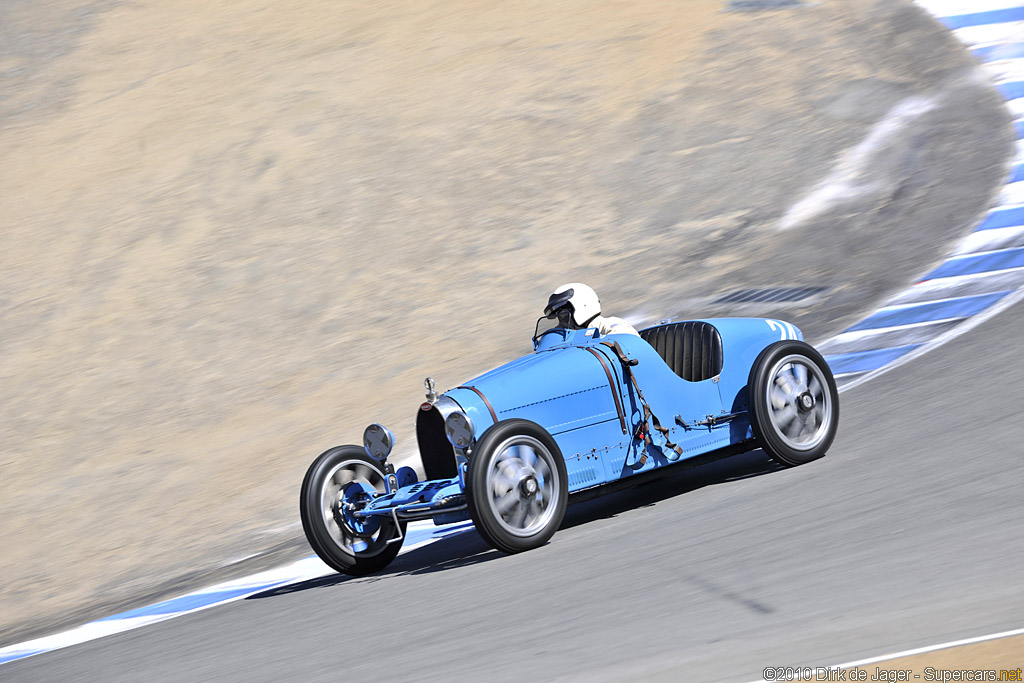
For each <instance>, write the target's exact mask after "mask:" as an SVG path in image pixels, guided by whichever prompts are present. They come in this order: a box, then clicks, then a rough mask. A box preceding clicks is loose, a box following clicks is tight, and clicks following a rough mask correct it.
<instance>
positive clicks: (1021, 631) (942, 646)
mask: <svg viewBox="0 0 1024 683" xmlns="http://www.w3.org/2000/svg"><path fill="white" fill-rule="evenodd" d="M1020 635H1024V628H1017V629H1013V630H1012V631H1000V632H999V633H990V634H988V635H984V636H976V637H974V638H964V639H963V640H951V641H949V642H948V643H938V644H936V645H925V646H924V647H917V648H914V649H913V650H902V651H900V652H890V653H889V654H885V655H878V656H877V657H867V658H865V659H858V660H856V661H853V662H846V663H844V664H833V665H831V666H826V667H822V668H824V669H829V670H831V671H835V670H836V669H852V668H854V667H861V666H866V665H868V664H877V663H878V662H885V661H888V660H890V659H901V658H903V657H913V656H915V655H924V654H928V653H929V652H936V651H938V650H948V649H949V648H953V647H962V646H964V645H975V644H977V643H985V642H988V641H991V640H999V639H1001V638H1012V637H1014V636H1020ZM812 668H814V667H812ZM811 674H812V677H813V675H814V672H813V671H812V672H811ZM776 680H779V679H767V678H759V679H757V680H755V681H751V683H766V682H771V681H776ZM787 680H789V679H787ZM792 680H801V679H800V678H795V679H792Z"/></svg>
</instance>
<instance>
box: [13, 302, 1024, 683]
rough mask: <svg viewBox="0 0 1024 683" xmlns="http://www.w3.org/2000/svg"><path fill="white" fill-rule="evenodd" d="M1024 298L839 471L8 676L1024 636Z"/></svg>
mask: <svg viewBox="0 0 1024 683" xmlns="http://www.w3.org/2000/svg"><path fill="white" fill-rule="evenodd" d="M1022 313H1024V305H1017V306H1014V307H1013V308H1011V309H1009V310H1008V311H1006V312H1005V313H1003V314H1002V315H1000V316H998V317H996V318H995V319H993V320H990V321H988V322H986V323H985V324H983V325H981V326H979V327H978V328H977V329H975V330H973V331H972V332H971V333H969V334H967V335H964V336H963V337H960V338H959V339H956V340H955V341H953V342H951V343H950V344H948V345H947V346H944V347H943V348H941V349H939V350H937V351H935V352H933V353H931V354H929V355H928V356H927V357H926V358H923V359H921V360H920V361H918V362H916V363H910V364H908V365H906V366H904V367H901V368H898V369H896V370H894V371H892V372H890V373H888V374H886V375H885V376H884V377H881V378H879V379H877V380H876V381H874V382H871V383H868V384H865V385H863V386H860V387H856V388H853V389H851V390H850V391H848V392H845V393H844V394H843V396H842V410H843V417H842V422H841V429H840V434H839V437H838V439H837V441H836V443H835V445H834V446H833V448H832V450H831V451H830V453H829V455H828V456H827V457H826V458H824V459H823V460H820V461H818V462H815V463H812V464H810V465H806V466H803V467H799V468H795V469H791V470H780V469H777V468H776V467H774V466H772V465H771V464H770V463H769V462H768V461H767V460H766V458H765V457H764V455H763V454H762V453H761V452H760V451H756V452H754V453H750V454H747V455H744V456H739V457H736V458H733V459H730V460H726V461H723V462H721V463H716V464H714V465H711V466H708V467H705V468H701V469H697V470H691V471H688V472H682V473H679V474H677V475H674V476H670V477H667V478H665V479H662V480H659V481H657V482H655V483H651V484H647V485H645V486H642V487H638V488H635V489H632V490H628V491H623V492H620V493H617V494H614V495H611V496H607V497H604V498H599V499H596V500H593V501H589V502H587V503H583V504H580V505H578V506H575V507H573V508H570V511H569V514H568V516H567V519H566V523H565V525H564V526H563V528H562V529H561V530H560V531H559V533H558V534H556V535H555V537H554V539H553V540H552V542H551V543H549V544H548V545H547V546H545V547H544V548H541V549H538V550H536V551H532V552H528V553H524V554H520V555H514V556H507V555H502V554H500V553H498V552H496V551H493V550H491V549H489V548H488V547H487V546H486V545H485V544H484V542H483V541H482V540H481V539H480V538H479V537H478V536H477V535H476V534H472V533H469V534H464V535H461V536H457V537H454V538H450V539H447V540H443V541H440V542H438V543H434V544H431V545H429V546H425V547H423V548H420V549H417V550H413V551H411V552H409V553H406V554H404V555H402V556H401V557H399V558H398V560H397V561H396V562H395V563H394V564H393V565H392V566H391V567H390V570H389V571H388V572H386V573H385V574H383V575H380V576H374V577H370V578H362V579H346V578H342V577H333V576H332V577H327V578H324V579H319V580H315V581H311V582H308V583H306V584H300V585H297V586H293V587H289V588H286V589H281V590H279V591H270V592H268V593H265V594H261V595H259V596H255V597H253V598H250V599H246V600H242V601H239V602H235V603H231V604H228V605H224V606H221V607H216V608H212V609H209V610H206V611H202V612H198V613H195V614H191V615H187V616H185V617H182V618H179V619H176V620H173V621H168V622H163V623H160V624H156V625H153V626H150V627H148V628H145V629H139V630H136V631H131V632H128V633H124V634H120V635H116V636H111V637H108V638H104V639H102V640H98V641H93V642H90V643H87V644H83V645H79V646H75V647H71V648H68V649H65V650H60V651H56V652H52V653H49V654H47V655H44V656H40V657H33V658H29V659H25V660H21V661H17V662H12V663H10V664H7V665H4V668H3V670H2V673H3V680H4V681H5V682H10V683H13V682H16V681H56V680H75V681H139V680H146V681H182V680H188V681H270V680H305V681H336V680H347V681H363V680H378V679H380V678H382V677H383V678H386V679H388V680H417V681H443V680H451V679H456V680H479V679H482V678H484V677H487V678H488V679H490V680H521V679H529V678H539V679H542V680H557V679H566V680H608V681H615V680H627V679H630V680H659V679H664V680H700V681H717V680H731V681H736V680H749V679H752V678H756V677H758V676H759V675H760V672H761V671H762V670H763V669H764V668H765V667H767V666H825V665H828V664H834V663H836V662H842V661H848V660H852V659H857V658H860V657H867V656H871V655H873V654H878V653H882V652H890V651H894V650H900V649H905V648H912V647H916V646H920V645H925V644H928V643H932V642H940V641H948V640H955V639H957V638H962V637H967V636H970V635H977V634H981V633H990V632H996V631H1001V630H1008V629H1011V628H1016V627H1019V626H1020V625H1021V623H1022V621H1024V619H1022V614H1024V595H1022V594H1021V591H1020V590H1019V589H1020V586H1021V585H1024V546H1022V545H1021V544H1020V543H1019V524H1020V520H1021V518H1022V517H1024V496H1021V495H1020V491H1021V483H1022V481H1021V479H1022V477H1021V474H1020V468H1019V459H1020V455H1019V454H1020V450H1019V444H1020V442H1021V440H1022V437H1024V425H1022V424H1021V423H1020V421H1019V419H1018V417H1017V413H1018V412H1019V406H1021V405H1024V370H1022V368H1021V367H1020V362H1019V357H1018V355H1019V354H1018V350H1019V341H1018V340H1019V339H1020V338H1021V335H1022V334H1024V321H1022V319H1021V316H1022Z"/></svg>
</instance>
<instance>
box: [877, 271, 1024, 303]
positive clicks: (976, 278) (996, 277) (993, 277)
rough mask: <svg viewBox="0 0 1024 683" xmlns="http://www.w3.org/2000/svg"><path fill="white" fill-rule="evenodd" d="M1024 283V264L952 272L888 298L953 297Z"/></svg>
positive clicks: (909, 300) (904, 300)
mask: <svg viewBox="0 0 1024 683" xmlns="http://www.w3.org/2000/svg"><path fill="white" fill-rule="evenodd" d="M1021 284H1024V266H1022V267H1020V268H1009V269H1007V270H997V271H986V272H984V273H970V274H968V275H953V276H950V277H943V278H937V279H935V280H925V281H924V282H920V283H918V284H916V285H914V286H913V287H909V288H907V289H905V290H903V291H902V292H900V293H899V294H897V295H896V296H894V297H892V298H891V299H889V305H890V306H894V305H896V304H902V303H912V302H918V301H928V300H931V299H935V298H937V297H939V296H941V295H943V294H947V295H950V298H955V297H962V296H976V295H979V294H994V293H995V292H1005V291H1007V290H1010V289H1016V288H1018V287H1020V286H1021Z"/></svg>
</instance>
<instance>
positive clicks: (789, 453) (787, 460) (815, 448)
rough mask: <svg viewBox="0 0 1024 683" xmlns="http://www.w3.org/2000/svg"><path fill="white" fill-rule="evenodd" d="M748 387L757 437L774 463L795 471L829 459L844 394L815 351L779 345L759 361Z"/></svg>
mask: <svg viewBox="0 0 1024 683" xmlns="http://www.w3.org/2000/svg"><path fill="white" fill-rule="evenodd" d="M747 387H748V391H749V396H748V402H749V405H750V411H751V420H750V423H751V426H752V427H753V430H754V436H756V437H757V440H758V442H759V443H760V445H761V447H762V448H763V449H764V451H765V452H766V453H768V455H770V456H771V457H772V459H773V460H775V461H776V462H778V463H780V464H782V465H786V466H787V467H792V466H794V465H802V464H803V463H806V462H810V461H811V460H816V459H817V458H820V457H821V456H823V455H825V453H826V451H828V448H829V446H831V445H832V440H833V439H835V436H836V429H837V427H838V424H839V392H838V391H837V390H836V382H835V379H833V377H832V371H831V370H830V369H829V367H828V363H826V362H825V359H824V358H822V356H821V354H820V353H818V352H817V351H816V350H815V349H814V347H813V346H811V345H810V344H807V343H806V342H802V341H780V342H775V343H774V344H772V345H771V346H769V347H767V348H766V349H765V350H764V351H762V352H761V354H760V355H759V356H758V357H757V361H755V362H754V367H753V368H751V370H750V381H749V382H748V384H747Z"/></svg>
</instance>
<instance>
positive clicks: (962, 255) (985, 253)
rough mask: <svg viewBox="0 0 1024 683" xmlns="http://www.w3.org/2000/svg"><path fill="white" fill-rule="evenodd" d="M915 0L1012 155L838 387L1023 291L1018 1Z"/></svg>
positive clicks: (863, 324)
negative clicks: (986, 81)
mask: <svg viewBox="0 0 1024 683" xmlns="http://www.w3.org/2000/svg"><path fill="white" fill-rule="evenodd" d="M916 1H917V3H918V4H919V5H921V6H922V7H924V8H925V9H926V10H928V11H929V12H931V13H932V14H933V15H935V16H937V17H938V18H939V20H940V21H942V22H943V23H944V24H945V25H946V26H948V27H949V28H950V29H951V30H952V31H953V33H954V35H956V37H957V38H959V39H960V41H961V42H963V43H964V44H965V45H967V47H968V48H969V49H970V50H971V52H973V53H974V55H975V56H977V58H978V59H979V60H981V62H982V68H983V69H984V71H985V72H986V73H987V75H988V76H989V78H991V79H992V83H993V85H994V86H995V87H996V89H997V90H999V92H1000V93H1002V95H1003V96H1004V97H1005V98H1006V100H1007V106H1008V107H1009V109H1010V111H1011V112H1012V113H1013V117H1014V125H1015V128H1016V130H1017V139H1018V142H1017V153H1016V156H1015V158H1014V161H1013V167H1012V170H1011V172H1010V175H1009V178H1008V179H1007V181H1006V185H1005V186H1004V187H1003V189H1002V191H1001V194H1000V197H999V200H998V204H997V205H996V206H995V207H994V208H992V209H991V210H990V211H989V212H988V214H987V216H986V217H985V219H984V220H983V221H982V222H981V224H980V225H979V226H978V227H977V228H976V229H975V230H974V232H972V233H971V234H969V235H968V236H967V237H965V238H964V239H963V240H961V241H960V243H959V244H958V245H957V247H956V249H955V250H954V252H953V254H952V255H951V256H950V257H949V258H948V259H946V261H944V262H943V263H942V264H941V265H939V266H938V267H937V268H935V269H934V270H932V271H931V272H929V273H927V274H926V275H925V276H924V277H923V278H922V279H921V280H920V282H918V283H917V284H915V285H914V286H912V287H910V288H908V289H906V290H904V291H902V292H900V293H899V294H897V295H896V296H894V297H892V298H891V299H890V300H889V301H887V302H886V304H885V306H883V307H882V308H880V309H878V310H877V311H875V312H874V313H872V314H871V315H869V316H868V317H866V318H864V319H863V320H861V321H860V322H858V323H857V324H855V325H853V326H851V327H849V328H847V329H846V330H844V331H843V332H841V333H840V334H838V335H836V336H835V337H833V338H832V339H829V340H828V341H825V342H823V343H822V344H819V345H818V348H819V349H820V350H821V351H822V353H823V354H824V355H825V358H826V359H827V360H828V362H829V365H831V367H832V370H833V372H834V374H835V375H836V379H837V381H838V382H839V384H840V390H844V389H848V388H850V387H853V386H855V385H857V384H861V383H863V382H866V381H868V380H869V379H871V378H873V377H877V376H878V375H880V374H882V373H883V372H886V371H888V370H891V369H893V368H895V367H897V366H899V365H902V364H903V363H906V362H907V361H909V360H911V359H913V358H916V357H918V356H920V355H922V354H924V353H927V352H928V351H930V350H932V349H934V348H937V347H938V346H941V345H942V344H944V343H946V342H947V341H949V340H950V339H953V338H954V337H957V336H959V335H961V334H963V333H965V332H967V331H968V330H970V329H971V328H973V327H975V326H976V325H978V324H980V323H981V322H983V321H984V320H986V319H988V318H990V317H992V316H993V315H996V314H997V313H999V312H1000V311H1002V310H1004V309H1006V308H1008V307H1009V306H1011V305H1012V304H1014V303H1016V302H1017V301H1019V300H1020V299H1022V298H1024V6H1022V5H1021V4H1020V3H1021V0H916ZM782 325H783V324H782V323H780V330H782V329H783V328H782ZM783 334H784V335H785V334H786V332H785V331H783ZM472 528H473V525H472V523H470V522H464V523H461V524H455V525H451V526H444V527H435V526H433V524H432V523H431V522H429V521H428V522H415V523H413V524H410V525H409V528H408V532H407V538H406V541H405V543H404V545H403V547H402V553H406V552H409V551H410V550H414V549H416V548H419V547H422V546H424V545H427V544H429V543H433V542H434V541H436V540H439V539H441V538H444V537H447V536H454V535H456V534H461V533H465V532H466V531H469V530H471V529H472ZM334 573H335V572H334V570H333V569H331V568H330V567H328V566H327V565H326V564H324V563H323V562H322V561H321V560H320V559H319V558H318V557H315V556H313V557H307V558H306V559H303V560H299V561H298V562H294V563H292V564H289V565H287V566H285V567H280V568H277V569H271V570H268V571H265V572H261V573H259V574H254V575H252V576H247V577H245V578H242V579H237V580H235V581H227V582H224V583H219V584H217V585H215V586H210V587H208V588H204V589H202V590H199V591H196V592H193V593H188V594H185V595H182V596H179V597H176V598H172V599H170V600H165V601H163V602H159V603H156V604H154V605H149V606H147V607H142V608H139V609H134V610H129V611H127V612H122V613H121V614H115V615H114V616H111V617H106V618H104V619H99V620H97V621H93V622H90V623H88V624H85V625H84V626H79V627H78V628H74V629H71V630H69V631H65V632H63V633H58V634H55V635H52V636H46V637H44V638H38V639H35V640H30V641H28V642H24V643H19V644H16V645H11V646H8V647H5V648H0V664H3V663H5V662H10V661H14V660H17V659H23V658H25V657H31V656H32V655H37V654H42V653H44V652H50V651H51V650H57V649H60V648H64V647H68V646H70V645H77V644H79V643H84V642H87V641H90V640H95V639H97V638H102V637H103V636H108V635H113V634H115V633H123V632H125V631H130V630H132V629H135V628H139V627H141V626H146V625H149V624H153V623H156V622H159V621H166V620H168V619H173V618H175V617H179V616H183V615H185V614H190V613H192V612H197V611H199V610H203V609H209V608H211V607H216V606H218V605H223V604H225V603H228V602H233V601H235V600H242V599H244V598H247V597H249V596H252V595H256V594H258V593H262V592H264V591H267V590H271V589H274V588H281V587H283V586H288V585H291V584H295V583H298V582H301V581H309V580H311V579H317V578H321V577H324V576H329V575H331V574H334ZM865 661H867V660H865ZM871 661H875V660H871ZM850 666H852V665H850Z"/></svg>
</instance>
